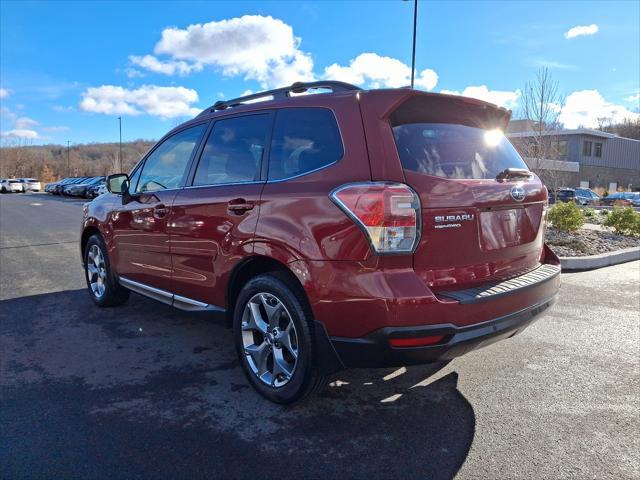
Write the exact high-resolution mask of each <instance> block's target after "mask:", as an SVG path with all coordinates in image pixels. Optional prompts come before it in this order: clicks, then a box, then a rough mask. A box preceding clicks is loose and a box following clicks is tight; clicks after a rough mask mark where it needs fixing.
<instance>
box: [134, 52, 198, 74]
mask: <svg viewBox="0 0 640 480" xmlns="http://www.w3.org/2000/svg"><path fill="white" fill-rule="evenodd" d="M129 61H130V62H131V63H132V64H134V65H137V66H138V67H141V68H144V69H146V70H149V71H151V72H155V73H162V74H164V75H174V74H176V73H177V74H178V75H180V76H184V75H188V74H190V73H191V72H199V71H200V70H202V64H201V63H187V62H184V61H182V60H179V61H174V60H169V61H166V62H163V61H161V60H158V59H157V58H156V57H154V56H153V55H145V56H143V57H139V56H136V55H131V56H129ZM134 72H135V73H134ZM127 74H128V76H129V77H135V76H140V72H139V71H138V70H135V69H130V70H128V71H127Z"/></svg>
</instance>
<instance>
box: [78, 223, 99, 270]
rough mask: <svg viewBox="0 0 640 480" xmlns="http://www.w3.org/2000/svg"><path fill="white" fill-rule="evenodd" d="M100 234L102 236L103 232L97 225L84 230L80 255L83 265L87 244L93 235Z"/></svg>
mask: <svg viewBox="0 0 640 480" xmlns="http://www.w3.org/2000/svg"><path fill="white" fill-rule="evenodd" d="M95 234H98V235H100V236H102V232H101V231H100V229H99V228H98V227H96V226H95V225H88V226H86V227H85V228H84V229H83V230H82V235H81V237H80V254H81V256H82V263H83V264H84V254H85V249H86V247H87V242H88V241H89V238H91V236H92V235H95Z"/></svg>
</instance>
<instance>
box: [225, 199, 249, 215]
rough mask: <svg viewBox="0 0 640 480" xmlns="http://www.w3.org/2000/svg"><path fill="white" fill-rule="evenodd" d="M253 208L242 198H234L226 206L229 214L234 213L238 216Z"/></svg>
mask: <svg viewBox="0 0 640 480" xmlns="http://www.w3.org/2000/svg"><path fill="white" fill-rule="evenodd" d="M253 207H254V203H253V202H247V201H246V200H245V199H244V198H236V199H234V200H231V201H230V202H229V203H228V204H227V209H228V210H229V211H230V212H233V213H236V214H238V215H240V214H243V213H244V212H248V211H249V210H251V209H252V208H253Z"/></svg>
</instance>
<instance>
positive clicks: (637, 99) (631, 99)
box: [625, 92, 640, 102]
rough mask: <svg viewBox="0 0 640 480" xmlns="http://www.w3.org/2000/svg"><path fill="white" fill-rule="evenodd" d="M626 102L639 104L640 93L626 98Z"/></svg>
mask: <svg viewBox="0 0 640 480" xmlns="http://www.w3.org/2000/svg"><path fill="white" fill-rule="evenodd" d="M625 100H626V101H627V102H637V101H639V100H640V92H638V93H636V94H635V95H630V96H628V97H627V98H625Z"/></svg>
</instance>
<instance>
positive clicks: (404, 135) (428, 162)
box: [393, 123, 527, 179]
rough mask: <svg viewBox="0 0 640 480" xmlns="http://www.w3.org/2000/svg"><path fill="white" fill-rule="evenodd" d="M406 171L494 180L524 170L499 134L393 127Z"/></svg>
mask: <svg viewBox="0 0 640 480" xmlns="http://www.w3.org/2000/svg"><path fill="white" fill-rule="evenodd" d="M393 135H394V137H395V140H396V147H397V148H398V154H399V156H400V161H401V162H402V167H403V168H404V169H405V170H411V171H413V172H418V173H424V174H426V175H434V176H436V177H443V178H451V179H486V178H495V177H496V176H497V175H498V174H499V173H500V172H502V171H503V170H504V169H506V168H523V169H527V165H526V164H525V163H524V161H523V160H522V158H521V157H520V155H519V154H518V152H517V151H516V149H515V148H514V147H513V145H511V143H510V142H509V140H507V139H506V137H505V136H504V135H502V133H501V132H500V131H499V130H484V129H481V128H475V127H468V126H464V125H455V124H445V123H410V124H405V125H397V126H395V127H393Z"/></svg>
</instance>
